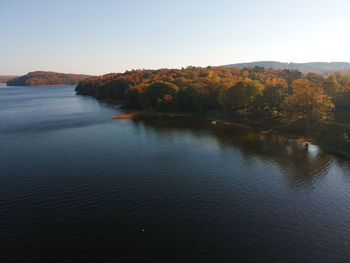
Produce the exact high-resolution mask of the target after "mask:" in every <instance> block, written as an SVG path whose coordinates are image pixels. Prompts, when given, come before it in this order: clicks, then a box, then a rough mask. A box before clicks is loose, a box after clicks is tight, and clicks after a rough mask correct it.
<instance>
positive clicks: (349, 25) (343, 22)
mask: <svg viewBox="0 0 350 263" xmlns="http://www.w3.org/2000/svg"><path fill="white" fill-rule="evenodd" d="M349 30H350V0H332V1H330V0H329V1H326V0H303V1H302V0H278V1H277V0H264V1H263V0H250V1H249V0H245V1H243V0H237V1H235V0H216V1H214V0H211V1H206V0H176V1H175V0H174V1H171V0H145V1H141V0H140V1H137V0H125V1H117V0H114V1H112V0H111V1H109V0H99V1H97V0H22V1H20V0H0V74H2V75H3V74H24V73H27V72H28V71H34V70H52V71H58V72H73V73H88V74H104V73H108V72H123V71H125V70H128V69H135V68H164V67H182V66H184V67H186V66H188V65H193V66H207V65H222V64H230V63H236V62H249V61H256V60H276V61H283V62H290V61H293V62H307V61H350V34H349Z"/></svg>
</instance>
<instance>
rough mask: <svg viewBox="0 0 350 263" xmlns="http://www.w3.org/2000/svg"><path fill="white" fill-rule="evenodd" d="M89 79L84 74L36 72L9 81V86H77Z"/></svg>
mask: <svg viewBox="0 0 350 263" xmlns="http://www.w3.org/2000/svg"><path fill="white" fill-rule="evenodd" d="M88 77H90V76H89V75H82V74H65V73H56V72H50V71H34V72H29V73H28V74H26V75H23V76H20V77H16V78H12V79H9V80H8V81H7V86H44V85H77V84H78V83H79V81H81V80H83V79H86V78H88Z"/></svg>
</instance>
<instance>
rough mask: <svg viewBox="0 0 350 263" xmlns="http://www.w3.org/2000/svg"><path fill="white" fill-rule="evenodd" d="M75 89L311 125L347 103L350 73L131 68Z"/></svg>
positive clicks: (163, 106)
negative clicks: (268, 115)
mask: <svg viewBox="0 0 350 263" xmlns="http://www.w3.org/2000/svg"><path fill="white" fill-rule="evenodd" d="M76 92H77V93H78V94H87V95H92V96H94V97H96V98H98V99H105V98H108V99H122V100H124V101H125V104H126V106H127V107H129V108H138V109H153V110H160V111H169V110H176V111H207V110H218V109H223V110H226V111H237V110H239V111H243V112H267V113H269V114H274V115H278V116H283V117H284V119H286V120H288V121H289V122H290V123H292V122H294V121H300V120H304V121H305V125H306V126H307V127H308V128H309V126H310V125H311V124H312V123H317V122H322V121H326V120H327V119H328V118H329V117H330V116H331V112H332V109H333V108H334V105H335V106H342V107H344V106H350V101H349V99H347V98H350V77H349V76H346V75H342V74H339V73H335V74H333V75H330V76H328V77H325V76H323V75H320V74H316V73H308V74H307V75H304V74H303V73H301V72H300V71H297V70H289V69H284V70H282V69H265V68H263V67H255V68H252V67H249V68H242V69H239V68H225V67H216V68H211V67H208V68H200V67H188V68H186V69H184V68H183V69H160V70H132V71H127V72H125V73H123V74H107V75H103V76H97V77H91V78H88V79H85V80H82V81H80V82H79V84H78V85H77V87H76Z"/></svg>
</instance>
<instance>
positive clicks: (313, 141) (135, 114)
mask: <svg viewBox="0 0 350 263" xmlns="http://www.w3.org/2000/svg"><path fill="white" fill-rule="evenodd" d="M146 116H147V117H152V116H153V117H154V116H162V117H194V116H197V117H198V118H201V119H203V120H207V121H209V122H212V121H215V124H213V125H217V124H219V125H224V126H228V127H229V126H231V127H238V128H243V129H249V130H251V131H253V132H256V133H260V134H269V135H273V136H282V137H284V138H285V139H288V140H292V141H294V142H296V143H300V144H308V145H316V146H318V147H320V148H322V149H324V150H326V151H328V152H329V153H332V154H334V155H337V156H341V157H343V158H347V159H350V153H347V152H344V151H339V150H336V149H334V148H332V147H330V146H328V145H326V144H325V143H322V142H321V141H320V140H318V139H317V138H312V137H307V136H302V135H293V134H290V133H284V132H281V131H280V130H274V129H269V130H258V129H256V128H254V127H252V126H250V125H249V124H247V123H238V122H234V121H232V120H228V119H223V118H218V119H215V118H214V117H212V116H210V117H209V116H205V115H193V114H190V113H177V112H156V111H132V110H124V113H120V114H117V115H114V116H111V119H137V118H139V117H146Z"/></svg>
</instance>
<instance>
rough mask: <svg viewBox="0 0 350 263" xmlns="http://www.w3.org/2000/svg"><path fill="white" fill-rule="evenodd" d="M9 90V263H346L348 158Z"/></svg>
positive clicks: (67, 91)
mask: <svg viewBox="0 0 350 263" xmlns="http://www.w3.org/2000/svg"><path fill="white" fill-rule="evenodd" d="M118 113H120V110H119V109H118V107H116V106H112V105H108V104H106V103H100V102H98V101H96V100H95V99H93V98H90V97H85V96H76V95H75V94H74V87H31V88H28V87H11V88H10V87H8V88H1V89H0V247H1V249H2V253H0V262H116V261H118V262H170V261H175V262H234V261H235V262H293V263H294V262H350V191H349V189H350V177H349V174H350V162H349V161H348V160H347V159H345V158H341V157H339V158H338V157H335V156H334V155H332V154H329V153H328V152H327V151H324V150H322V149H320V148H318V147H317V146H315V145H306V144H300V143H296V142H294V141H292V140H288V139H285V138H283V137H280V136H272V135H268V134H261V133H254V132H252V131H250V130H247V129H242V128H237V127H226V126H222V125H219V124H218V125H212V124H211V123H210V122H208V121H206V120H201V119H198V118H190V117H173V118H164V117H148V118H145V117H143V118H141V119H137V120H113V119H111V118H110V117H111V116H113V115H116V114H118Z"/></svg>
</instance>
